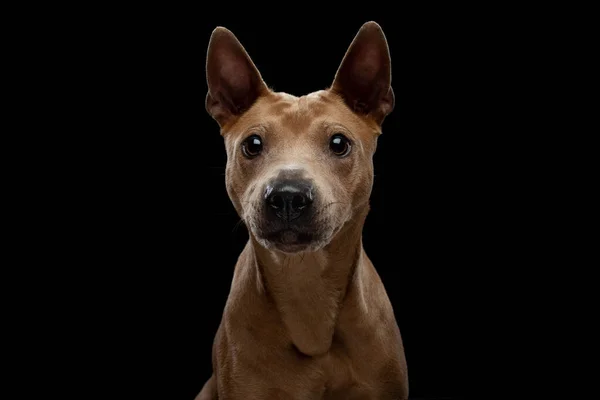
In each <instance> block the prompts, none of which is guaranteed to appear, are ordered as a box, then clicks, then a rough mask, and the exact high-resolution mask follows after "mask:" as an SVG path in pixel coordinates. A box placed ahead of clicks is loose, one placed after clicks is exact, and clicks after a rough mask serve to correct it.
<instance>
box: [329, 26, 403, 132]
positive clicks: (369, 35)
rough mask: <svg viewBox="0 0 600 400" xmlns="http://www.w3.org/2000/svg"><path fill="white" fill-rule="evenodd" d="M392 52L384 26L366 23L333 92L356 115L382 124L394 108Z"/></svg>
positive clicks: (340, 70)
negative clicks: (367, 117)
mask: <svg viewBox="0 0 600 400" xmlns="http://www.w3.org/2000/svg"><path fill="white" fill-rule="evenodd" d="M391 81H392V72H391V60H390V52H389V48H388V44H387V40H386V38H385V34H384V33H383V30H382V29H381V26H379V24H377V23H376V22H373V21H370V22H367V23H365V24H364V25H363V26H362V27H361V28H360V30H359V31H358V33H357V34H356V36H355V37H354V40H353V41H352V43H351V44H350V47H349V48H348V50H347V51H346V54H345V55H344V58H343V60H342V63H341V64H340V66H339V68H338V70H337V72H336V74H335V79H334V81H333V84H332V86H331V88H330V90H331V91H333V92H335V93H337V94H339V95H340V96H341V97H342V98H343V99H344V101H345V102H346V104H347V105H348V106H349V107H350V108H351V109H352V110H354V111H355V112H357V113H359V114H364V115H368V116H370V117H372V118H373V119H374V120H375V121H376V122H377V123H379V124H381V123H382V122H383V120H384V118H385V117H386V116H387V115H388V114H389V113H390V112H392V110H393V109H394V91H393V90H392V87H391Z"/></svg>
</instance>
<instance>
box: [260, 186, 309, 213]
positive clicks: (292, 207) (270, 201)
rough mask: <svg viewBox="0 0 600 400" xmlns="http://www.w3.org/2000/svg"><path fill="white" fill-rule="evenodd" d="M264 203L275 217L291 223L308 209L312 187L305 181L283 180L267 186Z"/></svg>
mask: <svg viewBox="0 0 600 400" xmlns="http://www.w3.org/2000/svg"><path fill="white" fill-rule="evenodd" d="M265 201H266V203H267V206H268V207H269V209H270V210H271V211H273V212H274V213H275V215H277V217H279V218H281V219H283V220H287V221H292V220H294V219H297V218H298V217H300V215H302V213H303V212H305V211H306V210H307V209H309V208H310V205H311V204H312V202H313V194H312V185H311V184H310V183H309V182H307V181H305V180H283V181H278V182H275V183H274V184H273V185H272V186H271V185H269V186H267V189H266V191H265Z"/></svg>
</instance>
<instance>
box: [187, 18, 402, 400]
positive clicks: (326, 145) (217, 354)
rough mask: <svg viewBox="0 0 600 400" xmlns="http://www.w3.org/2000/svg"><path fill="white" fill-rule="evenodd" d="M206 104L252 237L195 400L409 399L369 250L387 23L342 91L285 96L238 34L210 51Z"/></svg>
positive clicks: (357, 53)
mask: <svg viewBox="0 0 600 400" xmlns="http://www.w3.org/2000/svg"><path fill="white" fill-rule="evenodd" d="M206 70H207V81H208V88H209V92H208V95H207V97H206V109H207V111H208V112H209V113H210V115H211V116H212V117H213V118H214V119H215V120H216V121H217V122H218V124H219V126H220V128H221V134H222V136H223V137H224V140H225V147H226V150H227V167H226V174H225V175H226V186H227V192H228V194H229V196H230V198H231V201H232V202H233V205H234V207H235V209H236V210H237V212H238V214H239V215H240V217H241V218H242V219H243V221H244V222H245V224H246V225H247V227H248V230H249V236H250V240H249V241H248V244H247V245H246V247H245V248H244V250H243V252H242V254H241V255H240V257H239V260H238V262H237V265H236V267H235V273H234V277H233V283H232V285H231V292H230V294H229V298H228V300H227V304H226V306H225V311H224V313H223V319H222V321H221V324H220V326H219V329H218V332H217V334H216V337H215V341H214V344H213V360H212V363H213V371H214V374H213V376H212V377H211V378H210V379H209V380H208V382H207V383H206V384H205V386H204V388H203V389H202V391H201V392H200V394H199V395H198V396H197V397H196V400H209V399H210V400H213V399H219V400H238V399H239V400H271V399H296V400H312V399H314V400H317V399H319V400H320V399H340V400H341V399H343V400H358V399H365V400H366V399H381V400H383V399H386V400H387V399H389V400H398V399H407V398H408V379H407V372H406V361H405V356H404V348H403V345H402V339H401V336H400V331H399V329H398V325H397V323H396V320H395V318H394V312H393V310H392V305H391V304H390V301H389V299H388V296H387V294H386V292H385V289H384V286H383V284H382V282H381V280H380V278H379V275H378V274H377V272H376V270H375V268H374V267H373V264H372V263H371V261H370V260H369V258H368V257H367V255H366V254H365V251H364V249H363V246H362V229H363V224H364V221H365V218H366V216H367V213H368V211H369V197H370V194H371V188H372V185H373V162H372V158H373V154H374V152H375V148H376V144H377V137H378V135H379V134H381V124H382V122H383V120H384V118H385V117H386V115H388V114H389V113H390V112H391V111H392V109H393V108H394V94H393V91H392V88H391V86H390V83H391V67H390V55H389V49H388V46H387V41H386V38H385V36H384V34H383V31H382V30H381V27H380V26H379V25H378V24H377V23H375V22H368V23H366V24H364V25H363V26H362V27H361V29H360V30H359V32H358V34H357V35H356V37H355V38H354V41H353V42H352V44H351V45H350V48H349V49H348V51H347V52H346V55H345V56H344V59H343V61H342V63H341V65H340V67H339V69H338V71H337V73H336V75H335V79H334V81H333V84H332V86H331V87H330V88H329V89H327V90H323V91H318V92H315V93H311V94H309V95H306V96H302V97H295V96H291V95H289V94H286V93H275V92H273V91H271V90H270V89H269V88H268V87H267V86H266V84H265V83H264V81H263V79H262V77H261V75H260V73H259V72H258V70H257V69H256V67H255V65H254V63H253V62H252V61H251V59H250V57H249V56H248V54H247V53H246V51H245V50H244V48H243V47H242V45H241V44H240V42H239V41H238V40H237V39H236V37H235V36H234V35H233V33H231V32H230V31H229V30H227V29H225V28H222V27H218V28H216V29H215V30H214V31H213V33H212V36H211V38H210V43H209V46H208V55H207V64H206Z"/></svg>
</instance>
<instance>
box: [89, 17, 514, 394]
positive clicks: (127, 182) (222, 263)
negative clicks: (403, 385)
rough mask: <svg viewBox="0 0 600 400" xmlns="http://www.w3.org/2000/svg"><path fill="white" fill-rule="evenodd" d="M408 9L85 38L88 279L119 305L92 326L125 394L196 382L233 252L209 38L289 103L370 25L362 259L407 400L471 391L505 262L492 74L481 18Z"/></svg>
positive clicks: (490, 44) (154, 22) (155, 23)
mask: <svg viewBox="0 0 600 400" xmlns="http://www.w3.org/2000/svg"><path fill="white" fill-rule="evenodd" d="M230 7H231V8H232V9H234V8H235V6H234V5H231V6H230ZM364 7H365V6H364V5H363V6H361V8H364ZM254 11H256V10H254ZM304 11H306V10H304ZM404 11H405V12H394V11H391V10H380V11H378V12H365V11H363V12H352V10H345V11H344V13H341V14H338V15H336V14H331V15H324V14H323V13H321V12H317V11H315V12H308V13H306V12H305V13H298V12H295V11H294V9H293V8H290V9H289V10H288V11H286V12H279V13H276V14H275V16H269V15H268V12H266V11H265V12H264V13H263V16H262V17H260V18H259V17H255V15H258V14H252V17H250V16H249V15H250V14H245V12H241V11H240V12H238V13H236V15H235V16H234V15H233V14H232V12H229V13H216V12H212V11H211V12H209V11H207V10H204V11H202V12H198V11H197V10H194V11H192V10H174V9H169V10H168V11H167V10H164V9H161V8H157V9H154V10H150V11H149V10H147V9H146V10H141V9H140V10H135V11H133V12H130V13H128V14H127V16H126V17H123V18H120V17H119V16H118V15H116V19H117V20H119V21H120V23H119V26H120V28H119V29H120V30H119V31H113V25H111V24H112V22H111V23H107V24H106V25H105V26H104V27H103V29H102V30H101V32H99V33H98V39H99V42H98V43H100V44H101V45H102V44H103V43H105V42H106V41H105V36H106V37H110V41H108V42H106V43H108V44H106V45H105V46H106V48H104V49H103V52H102V54H103V56H98V58H97V59H96V60H94V62H95V63H97V65H96V68H97V69H98V71H99V72H98V73H97V74H95V75H94V76H93V77H91V79H92V80H93V81H94V82H95V83H96V84H97V90H98V93H102V94H103V95H104V97H102V99H103V100H102V101H100V103H101V106H100V107H99V109H98V110H96V111H97V115H98V116H97V120H96V126H99V127H101V133H100V134H98V136H97V137H94V138H93V140H92V142H93V144H92V145H90V148H94V149H96V150H97V152H98V153H101V154H100V160H101V162H100V163H99V165H97V166H96V168H97V171H96V172H97V180H96V181H95V182H96V183H97V184H99V185H98V189H96V192H95V193H93V196H95V197H94V200H95V201H96V202H97V203H98V204H99V206H98V207H97V208H95V209H94V213H93V215H94V216H96V217H97V224H98V226H99V227H102V228H106V232H107V233H105V234H102V236H101V237H102V239H101V240H100V242H99V243H100V247H99V250H98V253H97V259H98V260H101V262H102V265H103V266H102V267H101V268H99V269H98V270H97V271H96V275H97V276H98V277H99V278H100V276H103V277H104V279H107V280H109V281H110V282H111V283H110V285H109V286H108V288H107V292H106V296H107V298H108V299H110V298H115V297H118V298H119V299H124V300H123V301H121V300H120V301H119V302H118V303H117V304H116V305H115V306H114V309H115V310H118V312H117V311H115V312H114V313H110V312H109V313H107V315H106V318H107V321H110V324H111V325H110V326H111V328H110V329H109V333H108V336H109V337H111V338H114V339H115V340H116V341H117V342H118V343H121V344H123V345H124V346H125V348H126V349H127V350H126V351H124V352H118V354H117V355H116V356H114V357H115V358H114V359H113V362H114V364H115V365H116V366H120V367H124V368H125V369H128V368H131V370H138V369H139V368H142V369H143V370H144V371H147V373H144V374H142V375H141V376H140V377H139V380H135V382H137V383H136V384H137V387H138V388H139V389H140V390H143V389H144V388H149V390H150V391H155V392H157V393H158V392H161V391H164V392H165V393H169V395H168V396H167V397H168V398H173V399H175V398H181V399H190V400H191V399H192V398H193V397H194V396H195V395H196V394H197V392H198V391H199V390H200V388H201V387H202V385H203V384H204V382H205V380H206V379H208V378H209V376H210V374H211V347H212V340H213V336H214V334H215V332H216V330H217V326H218V324H219V322H220V318H221V313H222V310H223V307H224V305H225V301H226V298H227V295H228V292H229V287H230V282H231V278H232V274H233V267H234V264H235V262H236V260H237V257H238V254H239V253H240V251H241V249H242V247H243V245H244V243H245V241H246V240H247V233H246V231H245V227H244V226H243V225H242V226H239V227H238V228H237V229H236V224H237V222H238V220H239V219H238V217H237V215H236V214H235V211H234V209H233V207H232V206H231V204H230V201H229V199H228V197H227V194H226V191H225V182H224V176H223V172H224V166H225V161H226V160H225V149H224V146H223V140H222V138H221V136H220V135H219V129H218V125H217V124H216V122H215V121H213V120H212V119H211V118H210V116H209V115H208V114H207V113H206V112H205V110H204V98H205V95H206V90H207V87H206V81H205V70H204V63H205V54H206V48H207V44H208V40H209V37H210V34H211V32H212V30H213V29H214V28H215V27H216V26H218V25H222V26H225V27H227V28H229V29H230V30H232V31H233V32H234V33H235V34H236V35H237V37H238V38H239V40H240V41H241V43H242V44H243V45H244V46H245V48H246V50H247V51H248V53H249V54H250V56H251V57H252V59H253V60H254V62H255V64H256V65H257V67H258V68H259V69H260V71H261V73H262V76H263V78H264V79H265V81H266V82H267V83H268V84H269V85H270V86H271V87H272V88H274V89H275V90H277V91H284V92H288V93H291V94H294V95H302V94H306V93H309V92H312V91H315V90H319V89H324V88H326V87H327V86H328V85H329V84H330V83H331V82H332V79H333V76H334V74H335V72H336V69H337V67H338V65H339V63H340V61H341V60H342V57H343V55H344V53H345V51H346V49H347V47H348V46H349V44H350V42H351V41H352V39H353V38H354V35H355V34H356V33H357V31H358V29H359V28H360V26H361V25H362V24H363V23H364V22H366V21H368V20H375V21H377V22H378V23H379V24H380V25H381V26H382V28H383V30H384V32H385V33H386V36H387V39H388V44H389V47H390V52H391V56H392V86H393V87H394V91H395V94H396V108H395V110H394V111H393V113H392V114H391V115H390V116H389V117H388V118H387V119H386V121H385V123H384V126H383V135H382V136H381V137H380V139H379V146H378V150H377V154H376V156H375V174H376V178H375V185H374V189H373V194H372V199H371V205H372V210H371V212H370V215H369V216H368V219H367V222H366V226H365V229H364V245H365V247H366V251H367V252H368V254H369V256H370V257H371V259H372V260H373V262H374V264H375V266H376V268H377V270H378V272H379V274H380V275H381V278H382V280H383V282H384V284H385V287H386V288H387V291H388V295H389V297H390V299H391V301H392V303H393V306H394V309H395V312H396V317H397V321H398V324H399V326H400V329H401V332H402V335H403V338H404V343H405V348H406V356H407V360H408V368H409V378H410V391H411V398H415V399H416V398H432V399H433V398H455V399H458V398H461V397H462V396H464V395H466V394H467V393H468V392H470V391H471V389H472V387H473V386H474V384H475V382H474V379H473V373H474V372H475V371H476V370H478V369H480V368H481V367H480V366H478V365H476V364H474V358H473V354H474V353H475V352H476V351H477V352H482V351H484V350H480V349H479V348H477V347H476V345H475V343H477V341H478V337H479V335H480V333H481V332H480V331H481V329H480V328H479V324H478V320H479V318H480V316H481V314H482V313H485V309H484V310H483V311H482V309H481V307H482V304H481V302H480V301H479V300H478V294H479V293H480V292H481V289H479V288H480V287H485V285H486V284H488V283H489V282H490V278H489V277H488V276H489V275H488V274H487V271H489V270H490V269H491V268H495V267H497V266H498V264H499V263H500V262H501V261H502V260H501V255H500V252H501V246H499V245H498V243H497V240H496V239H497V237H496V236H495V233H494V232H495V231H494V228H493V226H494V224H495V222H497V221H498V220H501V219H502V218H503V215H502V212H503V211H502V208H501V207H497V204H498V201H499V200H498V198H499V194H498V193H495V192H494V190H493V185H490V184H489V182H490V181H491V180H493V179H495V178H494V176H495V167H494V166H493V165H492V163H491V162H490V161H489V160H490V157H491V156H492V154H494V153H495V152H497V150H496V149H497V148H498V147H500V146H501V145H502V143H501V140H502V139H500V136H498V135H497V133H498V131H500V130H501V129H502V126H501V120H500V118H499V117H498V115H497V113H496V112H495V111H494V107H495V104H496V102H497V100H496V99H495V95H494V88H497V87H499V86H502V85H503V81H502V79H503V78H502V75H501V74H497V73H496V72H497V71H498V69H501V68H504V63H503V61H502V60H500V59H498V58H496V57H495V53H494V50H493V49H495V48H497V45H496V44H495V42H494V40H495V39H492V37H491V36H490V34H489V32H488V31H487V30H486V24H487V21H486V15H485V14H484V15H482V16H480V18H479V19H477V20H474V19H471V18H470V17H469V16H468V15H467V14H465V13H464V12H465V10H460V9H451V8H445V9H436V8H434V7H433V6H432V7H431V8H427V9H423V10H418V11H414V10H404ZM293 17H295V18H293ZM507 201H508V200H507ZM99 307H100V310H103V309H104V308H103V307H105V304H101V305H99ZM107 347H108V346H107ZM100 349H102V347H100ZM100 353H102V350H100ZM119 379H121V380H123V381H129V380H130V379H131V378H130V377H129V376H128V374H127V373H124V374H123V375H120V376H119Z"/></svg>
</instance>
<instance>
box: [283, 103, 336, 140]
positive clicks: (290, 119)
mask: <svg viewBox="0 0 600 400" xmlns="http://www.w3.org/2000/svg"><path fill="white" fill-rule="evenodd" d="M294 100H295V101H293V103H290V104H289V107H287V108H286V109H285V110H283V112H282V113H281V114H280V115H279V117H280V118H279V122H280V123H281V124H282V125H284V126H285V127H286V128H288V129H290V130H292V131H294V132H295V133H296V134H299V133H301V132H307V131H309V130H310V128H311V126H312V125H313V124H314V123H315V122H316V121H317V120H318V119H320V118H319V117H321V116H323V115H324V114H325V107H324V104H322V103H321V102H320V101H319V100H320V99H319V98H313V97H310V96H302V97H299V98H296V99H294Z"/></svg>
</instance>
